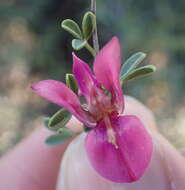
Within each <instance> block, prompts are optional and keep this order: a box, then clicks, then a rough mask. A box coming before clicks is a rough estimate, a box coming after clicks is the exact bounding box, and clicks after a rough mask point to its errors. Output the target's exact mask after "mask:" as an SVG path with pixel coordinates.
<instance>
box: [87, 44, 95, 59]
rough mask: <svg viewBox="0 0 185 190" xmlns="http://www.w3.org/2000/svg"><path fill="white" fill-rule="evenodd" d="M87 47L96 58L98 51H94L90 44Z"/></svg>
mask: <svg viewBox="0 0 185 190" xmlns="http://www.w3.org/2000/svg"><path fill="white" fill-rule="evenodd" d="M85 47H86V49H87V50H88V51H89V52H90V53H91V54H92V56H93V57H95V56H96V51H95V50H94V49H93V47H92V46H91V45H90V44H89V43H88V42H87V43H86V45H85Z"/></svg>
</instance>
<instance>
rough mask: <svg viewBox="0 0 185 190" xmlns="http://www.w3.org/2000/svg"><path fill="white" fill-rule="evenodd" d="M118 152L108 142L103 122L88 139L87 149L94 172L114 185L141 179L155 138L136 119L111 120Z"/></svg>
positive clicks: (125, 117) (148, 161)
mask: <svg viewBox="0 0 185 190" xmlns="http://www.w3.org/2000/svg"><path fill="white" fill-rule="evenodd" d="M111 123H112V127H113V128H114V131H115V133H116V143H117V145H118V149H116V148H115V146H114V145H112V144H110V143H109V142H108V139H107V134H106V127H105V124H104V122H101V123H100V124H99V125H98V126H97V127H96V128H95V129H93V130H91V131H90V132H89V134H88V135H87V137H86V141H85V146H86V151H87V155H88V157H89V160H90V162H91V164H92V166H93V167H94V169H95V170H96V171H97V172H98V173H99V174H100V175H101V176H103V177H105V178H106V179H108V180H111V181H114V182H120V183H122V182H128V183H130V182H133V181H136V180H138V179H139V178H140V177H141V176H142V175H143V174H144V172H145V170H146V168H147V167H148V165H149V163H150V160H151V155H152V151H153V144H152V139H151V137H150V135H149V134H148V132H147V131H146V129H145V128H144V126H143V124H142V123H141V121H140V120H139V119H138V118H137V117H136V116H120V117H115V118H112V120H111Z"/></svg>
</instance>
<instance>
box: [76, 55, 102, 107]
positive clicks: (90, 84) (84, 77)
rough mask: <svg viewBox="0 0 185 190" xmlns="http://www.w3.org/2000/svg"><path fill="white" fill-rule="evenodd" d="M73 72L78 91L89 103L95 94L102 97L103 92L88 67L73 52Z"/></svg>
mask: <svg viewBox="0 0 185 190" xmlns="http://www.w3.org/2000/svg"><path fill="white" fill-rule="evenodd" d="M73 74H74V76H75V78H76V80H77V83H78V86H79V89H80V93H81V94H82V95H84V96H85V98H86V101H87V102H88V104H89V105H91V102H92V101H93V99H94V98H96V97H97V96H101V98H102V99H103V97H104V96H105V94H104V93H103V92H101V90H100V89H99V87H98V83H97V81H96V79H95V77H94V75H93V73H92V71H91V69H90V67H89V66H88V65H87V64H86V63H85V62H83V61H82V60H81V59H79V58H78V57H77V56H75V54H73Z"/></svg>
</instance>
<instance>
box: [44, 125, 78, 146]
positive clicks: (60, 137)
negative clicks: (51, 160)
mask: <svg viewBox="0 0 185 190" xmlns="http://www.w3.org/2000/svg"><path fill="white" fill-rule="evenodd" d="M76 134H77V133H75V132H73V131H71V130H70V129H68V128H66V127H65V128H64V129H61V132H60V133H58V134H55V135H51V136H49V137H47V138H46V140H45V143H46V144H47V145H49V146H55V145H58V144H62V143H64V142H66V141H67V140H69V139H70V138H71V137H73V136H74V135H76Z"/></svg>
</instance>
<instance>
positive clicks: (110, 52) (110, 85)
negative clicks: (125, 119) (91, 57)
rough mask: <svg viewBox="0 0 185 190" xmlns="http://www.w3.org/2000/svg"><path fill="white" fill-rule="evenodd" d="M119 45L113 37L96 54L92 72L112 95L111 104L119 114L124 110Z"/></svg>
mask: <svg viewBox="0 0 185 190" xmlns="http://www.w3.org/2000/svg"><path fill="white" fill-rule="evenodd" d="M120 54H121V53H120V44H119V40H118V38H116V37H113V38H112V40H110V41H109V42H108V43H107V44H106V45H105V46H104V47H103V48H102V49H101V50H100V52H99V53H98V54H97V56H96V58H95V62H94V72H95V75H96V78H97V80H98V82H100V83H101V84H102V85H103V86H104V87H105V88H106V89H107V90H108V91H110V92H111V93H112V95H113V102H114V104H115V105H116V106H117V109H118V111H119V113H121V112H122V111H123V109H124V100H123V93H122V90H121V86H120V81H119V74H120V66H121V65H120V64H121V56H120Z"/></svg>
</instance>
